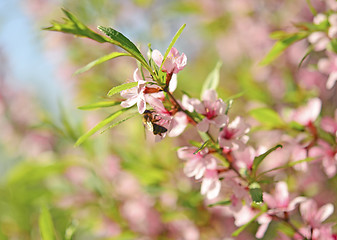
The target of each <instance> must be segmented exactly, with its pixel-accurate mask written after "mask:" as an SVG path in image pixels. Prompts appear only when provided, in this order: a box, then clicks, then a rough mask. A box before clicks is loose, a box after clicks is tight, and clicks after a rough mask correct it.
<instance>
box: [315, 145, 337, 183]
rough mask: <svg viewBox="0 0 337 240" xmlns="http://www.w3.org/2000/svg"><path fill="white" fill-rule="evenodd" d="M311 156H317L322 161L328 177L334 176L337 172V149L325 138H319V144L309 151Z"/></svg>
mask: <svg viewBox="0 0 337 240" xmlns="http://www.w3.org/2000/svg"><path fill="white" fill-rule="evenodd" d="M309 156H310V157H316V158H318V159H319V160H321V161H322V164H323V168H324V171H325V173H326V175H327V176H328V177H330V178H331V177H333V176H335V175H336V172H337V167H336V165H337V150H336V149H334V148H332V147H331V146H330V144H328V143H327V142H325V141H323V140H318V146H315V147H312V148H311V149H310V151H309Z"/></svg>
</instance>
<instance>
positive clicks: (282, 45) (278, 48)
mask: <svg viewBox="0 0 337 240" xmlns="http://www.w3.org/2000/svg"><path fill="white" fill-rule="evenodd" d="M307 36H308V33H306V32H298V33H296V34H294V35H292V36H290V37H288V38H285V39H282V40H279V41H277V42H276V43H275V44H274V46H273V47H272V49H271V50H270V51H269V52H268V54H267V55H266V56H265V57H264V58H263V59H262V61H261V62H260V65H261V66H266V65H268V64H270V63H271V62H272V61H274V60H275V59H276V58H278V57H279V56H280V55H281V54H282V52H283V51H284V50H286V49H287V48H288V47H289V46H290V45H291V44H293V43H295V42H297V41H299V40H302V39H303V38H305V37H307Z"/></svg>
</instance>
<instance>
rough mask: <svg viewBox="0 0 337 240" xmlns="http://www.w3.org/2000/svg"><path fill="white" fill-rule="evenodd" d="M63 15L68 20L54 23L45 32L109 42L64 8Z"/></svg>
mask: <svg viewBox="0 0 337 240" xmlns="http://www.w3.org/2000/svg"><path fill="white" fill-rule="evenodd" d="M62 11H63V13H64V14H65V15H66V17H67V18H64V22H63V23H61V22H58V21H52V22H51V23H52V26H51V27H47V28H44V30H50V31H57V32H64V33H70V34H74V35H77V36H80V37H87V38H90V39H92V40H95V41H97V42H100V43H104V42H109V39H108V38H106V37H104V36H102V35H100V34H98V33H96V32H94V31H93V30H91V29H90V28H88V27H87V26H86V25H85V24H83V23H82V22H80V21H79V20H78V19H77V18H76V17H75V16H74V15H73V14H72V13H70V12H68V11H67V10H65V9H63V8H62Z"/></svg>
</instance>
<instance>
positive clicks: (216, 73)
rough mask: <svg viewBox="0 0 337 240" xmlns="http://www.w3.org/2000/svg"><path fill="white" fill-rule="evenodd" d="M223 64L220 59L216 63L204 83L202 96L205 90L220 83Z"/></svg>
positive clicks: (213, 87) (214, 87)
mask: <svg viewBox="0 0 337 240" xmlns="http://www.w3.org/2000/svg"><path fill="white" fill-rule="evenodd" d="M221 66H222V62H220V61H218V62H217V63H216V65H215V68H214V69H213V71H212V72H210V74H209V75H208V76H207V78H206V80H205V82H204V84H203V85H202V89H201V96H202V95H203V94H204V92H205V91H206V90H208V89H214V90H216V88H217V87H218V85H219V81H220V68H221Z"/></svg>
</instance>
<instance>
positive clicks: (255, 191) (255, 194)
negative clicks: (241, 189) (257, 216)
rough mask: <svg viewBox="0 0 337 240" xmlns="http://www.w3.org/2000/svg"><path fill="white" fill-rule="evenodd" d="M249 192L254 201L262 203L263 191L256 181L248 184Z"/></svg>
mask: <svg viewBox="0 0 337 240" xmlns="http://www.w3.org/2000/svg"><path fill="white" fill-rule="evenodd" d="M249 194H250V196H251V197H252V200H253V202H254V203H258V204H260V203H262V202H263V192H262V189H261V187H260V185H259V184H258V183H257V182H254V183H252V184H250V185H249Z"/></svg>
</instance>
